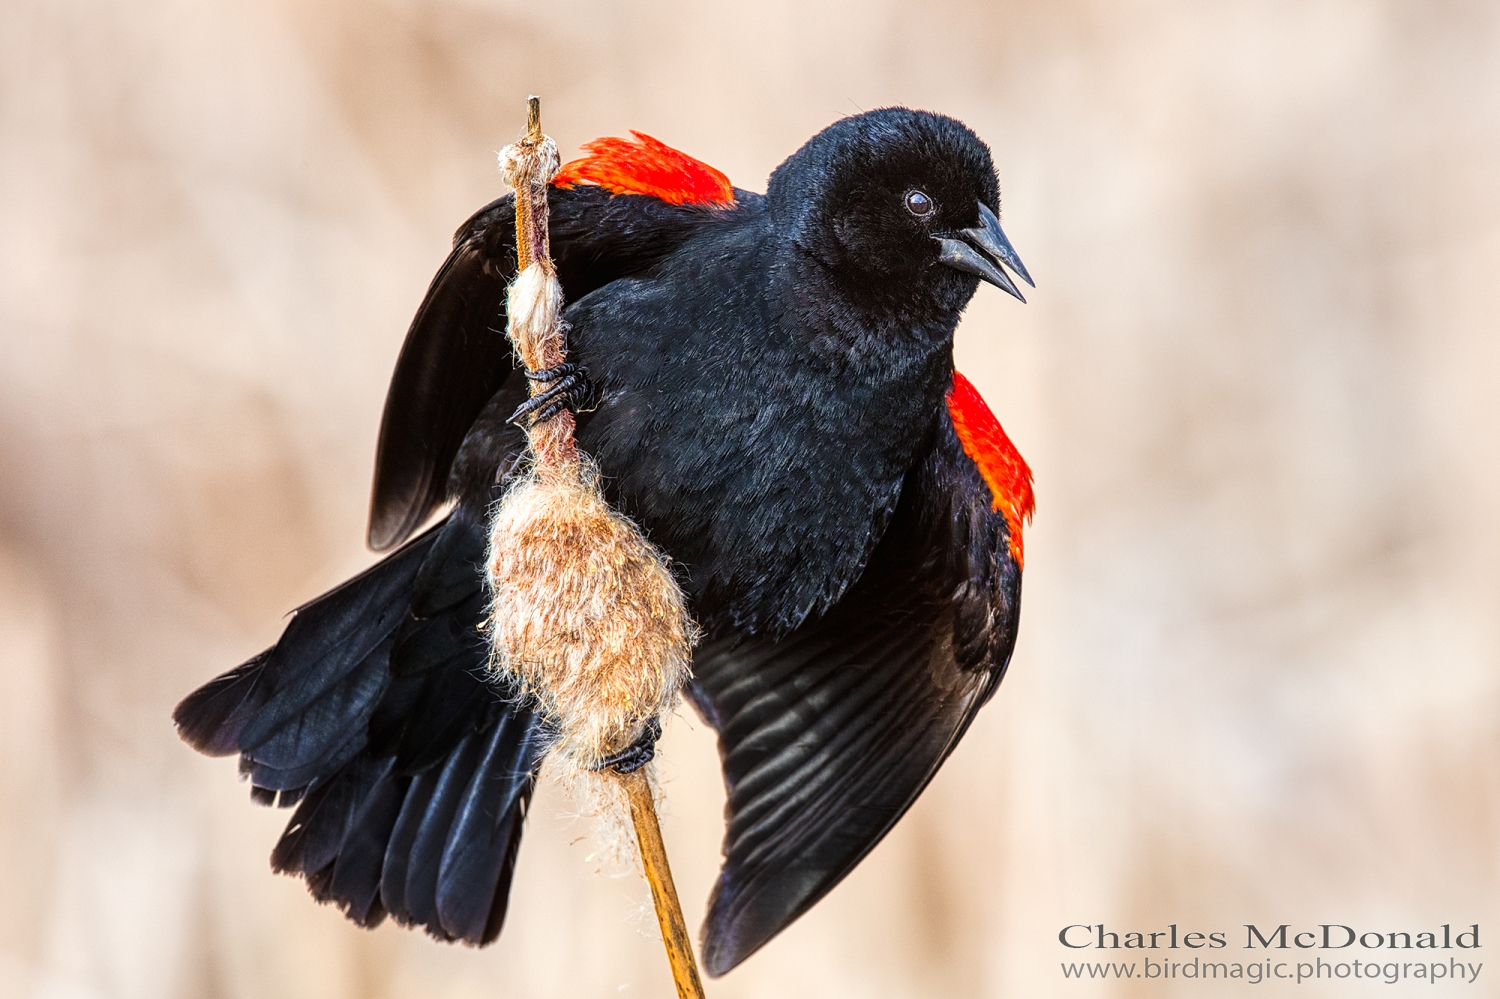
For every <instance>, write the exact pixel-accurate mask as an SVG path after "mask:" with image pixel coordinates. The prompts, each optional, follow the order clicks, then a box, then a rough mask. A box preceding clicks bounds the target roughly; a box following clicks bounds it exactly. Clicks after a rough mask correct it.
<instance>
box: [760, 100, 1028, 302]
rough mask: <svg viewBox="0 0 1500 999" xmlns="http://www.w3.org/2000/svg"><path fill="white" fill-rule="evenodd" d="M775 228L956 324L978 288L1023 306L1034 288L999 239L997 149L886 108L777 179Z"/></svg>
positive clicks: (842, 126)
mask: <svg viewBox="0 0 1500 999" xmlns="http://www.w3.org/2000/svg"><path fill="white" fill-rule="evenodd" d="M766 196H767V199H768V205H769V208H770V211H771V216H772V219H773V220H774V222H775V224H776V227H777V228H778V229H779V230H780V231H781V232H782V233H783V234H784V235H785V236H786V237H787V238H789V239H791V240H792V241H793V242H794V243H795V244H796V245H797V247H798V248H799V249H800V250H801V251H803V252H804V253H806V254H808V255H810V256H811V257H813V258H815V259H816V260H817V261H819V262H820V263H821V264H823V265H824V266H826V267H827V268H828V269H829V271H830V273H832V274H833V275H835V277H837V278H839V279H842V280H847V281H848V282H850V283H851V284H852V285H856V286H858V287H859V288H862V289H864V290H865V291H864V293H865V294H869V293H874V294H877V295H879V296H880V297H882V298H885V297H887V296H890V297H901V298H905V299H907V300H908V301H910V300H913V299H916V300H921V301H930V302H931V303H932V304H933V305H935V306H936V307H938V308H939V309H941V310H943V311H944V312H946V311H949V310H952V312H953V313H954V314H955V316H956V314H957V312H958V311H959V310H961V309H962V308H963V306H964V305H965V304H967V303H968V300H969V298H970V297H971V296H972V295H973V294H974V291H975V289H976V288H977V287H978V283H979V281H978V279H982V280H984V281H988V282H989V283H991V284H993V285H996V286H998V287H1000V288H1003V289H1004V290H1005V291H1007V292H1009V293H1010V294H1012V295H1014V296H1016V298H1019V299H1021V301H1023V302H1024V301H1025V300H1026V299H1025V298H1024V297H1022V295H1021V291H1020V289H1019V288H1017V287H1016V284H1015V282H1014V281H1013V280H1012V279H1011V277H1010V275H1009V274H1007V273H1006V271H1005V268H1007V267H1008V268H1010V270H1012V271H1014V272H1015V274H1016V275H1017V276H1018V277H1020V278H1021V280H1023V281H1025V282H1026V283H1027V284H1031V283H1032V281H1031V277H1030V275H1029V274H1027V273H1026V268H1025V266H1024V265H1022V263H1021V259H1020V257H1018V256H1017V255H1016V251H1015V250H1014V249H1013V248H1012V247H1011V245H1010V241H1009V240H1008V239H1007V238H1006V236H1005V233H1004V232H1002V231H1001V229H1000V222H999V220H998V218H997V217H996V212H997V211H998V210H999V207H1000V206H999V198H1000V190H999V183H998V182H997V181H996V179H995V167H994V164H993V162H992V161H991V159H990V150H989V147H988V146H986V145H985V144H984V142H983V141H981V140H980V138H979V136H977V135H975V134H974V133H973V132H972V131H971V130H970V129H969V128H968V127H967V126H965V125H964V124H963V123H961V122H958V121H955V120H954V119H952V118H948V117H945V116H943V115H939V114H933V113H931V112H927V111H913V110H910V109H908V108H881V109H879V110H876V111H869V112H866V113H864V114H859V115H854V116H852V117H848V118H844V119H842V120H840V121H837V122H835V123H834V124H832V125H830V126H828V127H827V128H825V129H824V130H823V131H821V132H819V133H818V134H817V135H815V136H813V137H812V138H811V139H810V140H808V142H807V144H806V145H804V146H803V147H802V148H801V149H799V150H797V152H795V153H793V154H792V155H791V157H789V158H788V159H787V160H786V162H784V163H782V164H781V166H779V167H777V168H776V171H775V172H774V173H773V174H772V175H771V180H770V184H769V186H768V189H767V192H766Z"/></svg>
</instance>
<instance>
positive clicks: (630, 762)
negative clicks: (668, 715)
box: [594, 718, 661, 774]
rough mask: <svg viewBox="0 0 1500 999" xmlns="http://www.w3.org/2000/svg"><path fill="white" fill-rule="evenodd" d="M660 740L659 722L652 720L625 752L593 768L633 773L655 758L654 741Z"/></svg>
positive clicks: (602, 761)
mask: <svg viewBox="0 0 1500 999" xmlns="http://www.w3.org/2000/svg"><path fill="white" fill-rule="evenodd" d="M660 738H661V722H659V721H657V720H656V719H655V718H652V719H651V720H650V721H648V722H646V726H645V729H644V730H643V731H642V732H641V737H640V738H639V739H637V740H636V741H635V742H634V743H633V744H632V745H631V746H629V747H628V748H626V749H625V750H623V751H621V752H618V753H616V754H615V755H613V756H611V757H610V758H609V759H607V760H601V761H600V762H599V763H597V764H596V765H595V766H594V769H595V770H611V769H612V770H614V771H615V773H619V774H630V773H635V772H636V771H637V770H639V769H640V768H641V767H643V766H645V765H646V764H648V763H650V762H651V760H652V759H653V758H654V757H655V756H656V740H657V739H660Z"/></svg>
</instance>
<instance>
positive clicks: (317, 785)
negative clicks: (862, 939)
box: [175, 108, 1033, 976]
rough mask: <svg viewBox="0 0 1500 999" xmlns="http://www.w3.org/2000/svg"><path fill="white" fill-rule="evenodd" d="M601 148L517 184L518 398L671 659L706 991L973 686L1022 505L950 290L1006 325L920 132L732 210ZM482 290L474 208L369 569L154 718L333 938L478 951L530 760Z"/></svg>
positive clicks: (952, 188)
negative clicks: (295, 878)
mask: <svg viewBox="0 0 1500 999" xmlns="http://www.w3.org/2000/svg"><path fill="white" fill-rule="evenodd" d="M637 139H638V141H637V142H630V141H628V140H621V139H605V140H599V141H598V142H595V143H592V144H590V145H589V146H588V147H587V148H588V149H589V150H590V155H589V156H588V157H586V158H584V159H582V160H578V161H575V162H573V163H570V164H568V165H567V166H565V167H564V168H563V171H562V173H561V174H559V176H558V178H557V180H556V181H555V182H554V185H555V189H554V190H553V191H552V194H551V197H550V199H549V200H550V210H549V211H550V215H549V219H550V225H551V233H552V253H553V256H554V259H555V262H556V265H557V269H558V273H559V276H560V278H561V282H562V286H563V289H564V291H565V293H566V295H567V298H568V301H569V303H571V304H570V305H569V306H568V308H567V311H566V313H565V317H564V318H565V320H566V322H567V323H568V324H569V325H570V327H571V332H570V333H569V343H568V353H569V359H570V361H573V362H576V364H577V366H578V370H577V371H573V372H553V373H552V375H553V380H554V386H553V387H554V389H555V390H556V391H555V393H554V396H553V397H554V398H556V399H557V400H558V401H560V402H564V403H566V404H568V405H570V406H572V407H573V408H575V409H577V410H579V411H580V412H579V425H578V441H579V444H580V446H581V448H582V449H583V450H584V451H585V452H587V453H588V454H590V455H592V456H593V457H594V459H595V460H596V461H597V462H598V464H599V466H600V468H601V469H602V471H603V473H604V475H605V478H606V483H607V496H608V499H609V500H610V502H612V503H613V504H615V505H616V506H617V507H618V508H619V509H621V510H622V511H624V512H625V513H626V514H628V515H629V516H631V517H633V518H635V519H636V521H637V522H638V523H639V524H640V525H641V527H642V528H643V529H644V530H645V532H646V535H647V536H648V537H649V538H650V539H651V540H652V541H653V542H654V543H655V544H657V545H658V546H660V547H661V548H662V549H664V550H665V551H666V552H667V553H668V554H669V555H670V556H671V558H672V559H673V560H674V562H675V563H676V565H677V566H678V568H679V570H680V572H681V580H682V583H683V587H684V591H685V592H686V594H687V595H688V598H689V600H690V603H691V609H692V612H693V614H694V616H695V618H696V619H697V621H698V622H699V623H700V624H701V625H702V627H703V630H704V641H703V643H702V644H701V645H700V647H699V648H698V649H697V650H696V652H695V655H694V660H693V669H694V674H695V675H694V679H693V682H692V686H691V689H690V690H689V692H688V693H689V697H690V699H691V700H692V702H693V704H694V705H695V706H696V708H697V709H698V711H699V712H700V713H701V714H702V715H703V717H704V718H705V719H706V720H707V722H708V723H709V724H710V725H712V726H713V728H714V729H715V730H716V731H717V732H718V736H719V748H720V753H721V756H722V758H723V767H724V782H725V785H726V787H727V790H728V804H727V805H726V808H725V812H726V815H725V817H726V821H727V825H728V830H727V834H726V837H725V841H724V856H725V860H724V867H723V870H722V873H721V874H720V877H719V880H718V883H717V885H716V886H715V888H714V892H713V897H712V900H711V904H710V907H709V915H708V919H707V923H706V925H705V927H704V939H703V960H704V964H705V966H706V968H707V970H708V972H709V974H711V975H716V976H717V975H721V974H723V973H724V972H726V971H728V970H729V969H731V968H733V967H734V966H735V965H736V964H738V963H739V962H740V961H742V960H744V959H745V958H746V957H747V956H748V955H749V954H751V953H752V952H753V951H755V950H756V949H757V948H759V947H760V946H761V945H762V944H764V943H765V942H766V941H767V940H769V939H770V938H771V937H772V936H774V935H775V934H776V933H777V932H779V931H780V930H781V929H782V928H784V927H785V926H786V925H787V924H788V923H790V922H791V921H792V920H794V919H796V918H797V917H798V916H800V915H801V914H802V913H804V912H806V911H807V909H808V908H810V907H811V906H812V905H813V904H814V903H815V902H817V901H818V899H820V898H822V897H823V895H825V894H826V893H827V892H828V891H829V890H830V889H832V888H833V886H834V885H836V884H837V883H838V882H839V880H840V879H842V878H843V877H844V875H846V874H847V873H848V872H849V871H850V870H851V869H852V868H853V867H854V866H855V864H857V863H858V862H859V861H860V860H861V859H862V858H863V857H864V855H865V854H866V853H868V852H869V851H870V849H871V848H873V847H874V845H875V844H876V843H877V842H878V841H879V840H880V838H881V837H882V836H883V835H885V833H886V832H887V831H888V830H889V829H890V828H891V827H892V826H893V825H894V824H895V822H896V821H897V820H898V819H899V818H900V817H901V815H902V814H903V813H904V812H905V811H906V809H907V808H908V807H910V805H911V804H912V802H913V801H914V800H915V799H916V797H917V795H918V794H920V793H921V791H922V789H923V787H925V786H926V784H927V782H928V781H929V780H931V779H932V776H933V774H934V773H935V772H936V771H937V768H938V767H939V766H940V765H941V763H942V762H943V760H944V759H945V758H946V757H947V755H948V754H949V753H950V752H951V751H952V750H953V747H954V746H955V745H956V744H957V742H958V740H959V739H960V738H961V737H962V735H963V733H964V730H965V729H966V728H967V727H968V725H969V722H970V721H971V720H972V719H973V717H974V714H975V712H976V711H977V710H978V709H979V707H980V706H981V705H983V704H984V703H985V702H986V701H987V700H988V699H989V698H990V696H991V695H992V694H993V693H994V691H995V688H996V686H997V685H998V684H999V682H1000V678H1001V676H1002V675H1003V674H1004V672H1005V668H1006V665H1007V663H1008V661H1009V659H1010V654H1011V649H1012V647H1013V645H1014V643H1015V637H1016V624H1017V619H1018V615H1019V612H1020V593H1021V565H1022V549H1021V533H1020V532H1021V522H1022V520H1023V519H1025V518H1027V517H1029V515H1030V513H1031V510H1032V505H1033V504H1032V494H1031V485H1030V482H1031V473H1030V470H1029V469H1028V468H1027V467H1026V465H1025V462H1024V461H1022V460H1021V458H1020V455H1019V454H1017V453H1016V452H1015V449H1014V448H1013V447H1012V446H1011V444H1010V442H1009V440H1008V439H1007V438H1006V437H1005V434H1004V432H1003V431H1002V430H1001V429H1000V427H999V424H998V423H996V422H995V421H994V418H993V416H991V415H990V412H989V410H988V408H987V407H985V405H984V403H983V401H982V400H981V399H980V398H979V396H978V394H977V393H976V392H974V390H973V387H972V386H971V385H969V383H968V382H967V381H966V380H964V379H963V377H962V376H961V375H958V374H957V373H956V372H955V371H954V368H953V333H954V329H955V327H956V325H957V323H958V319H959V315H960V313H961V312H962V310H963V308H964V307H965V305H966V304H967V303H968V301H969V299H970V297H971V296H972V295H973V294H974V292H975V290H976V288H977V287H978V285H979V282H980V280H981V279H983V280H985V281H988V282H990V283H993V284H996V285H998V286H1000V287H1001V288H1003V289H1005V290H1006V291H1008V292H1010V293H1011V294H1013V295H1015V296H1016V297H1017V298H1021V293H1020V291H1019V290H1018V289H1017V287H1016V285H1015V284H1014V283H1013V281H1012V280H1011V278H1010V277H1009V276H1008V275H1007V273H1006V271H1005V270H1004V267H1009V268H1010V269H1011V270H1012V271H1014V272H1015V273H1016V274H1017V275H1018V276H1019V277H1020V278H1022V279H1023V280H1025V281H1026V282H1027V283H1030V277H1029V276H1028V275H1027V273H1026V270H1025V268H1024V267H1023V266H1022V265H1021V262H1020V260H1019V259H1018V258H1017V256H1016V254H1015V251H1014V250H1013V249H1012V248H1011V246H1010V243H1009V242H1008V241H1007V239H1006V238H1005V235H1004V233H1003V232H1002V231H1001V229H1000V225H999V222H998V221H997V219H996V214H995V213H996V211H997V210H998V208H999V204H998V197H999V192H998V185H997V182H996V178H995V172H994V168H993V165H992V163H991V159H990V153H989V149H988V148H987V147H986V146H985V145H984V143H983V142H981V141H980V140H979V138H978V137H977V136H976V135H975V134H974V133H973V132H971V131H970V130H969V129H968V128H966V127H965V126H964V125H962V124H960V123H959V122H957V121H955V120H953V119H951V118H947V117H943V116H941V115H937V114H931V113H926V112H920V111H912V110H907V109H904V108H887V109H883V110H879V111H872V112H869V113H866V114H861V115H858V116H855V117H850V118H845V119H843V120H842V121H839V122H836V123H835V124H833V125H831V126H829V127H828V128H826V129H825V130H823V131H822V132H820V133H819V134H818V135H816V136H814V137H813V138H812V139H811V140H810V141H809V142H808V143H807V144H806V145H805V146H803V147H802V148H801V149H800V150H798V151H797V152H796V153H794V154H793V155H792V156H791V157H790V158H789V159H787V160H786V162H784V163H782V164H781V166H779V167H778V168H777V169H776V171H775V172H774V173H773V174H772V175H771V178H770V182H769V185H768V189H767V192H766V194H765V195H764V196H762V195H759V194H754V193H751V192H748V191H743V190H738V189H735V188H733V187H731V185H730V184H729V182H728V180H727V179H726V178H725V177H724V176H723V175H722V174H720V173H719V172H718V171H716V170H713V169H712V168H710V167H707V166H705V165H704V164H702V163H699V162H698V161H696V160H693V159H691V158H690V157H687V156H685V155H683V154H682V153H679V152H677V151H676V150H673V149H671V148H670V147H667V146H665V145H663V144H661V143H659V142H657V141H656V140H654V139H651V138H650V137H649V136H643V135H639V134H637ZM515 260H516V253H515V222H514V212H513V205H512V199H511V198H510V197H509V196H507V197H505V198H501V199H500V200H498V201H496V202H494V203H492V204H490V205H488V206H486V207H485V208H483V209H482V210H480V211H479V212H478V213H477V214H475V215H474V216H473V217H472V218H471V219H469V221H468V222H466V223H465V224H464V226H463V227H462V228H461V229H460V230H459V231H458V233H457V235H456V236H455V239H454V249H453V252H452V254H451V255H450V256H449V257H448V260H447V262H446V263H445V264H444V265H443V267H442V269H441V270H440V271H439V272H438V274H437V276H436V278H434V279H433V282H432V286H431V288H430V289H429V290H428V292H427V297H426V299H425V300H424V301H423V303H422V306H421V308H420V309H419V310H418V312H417V315H416V318H415V319H414V320H413V322H412V326H411V330H410V332H409V333H408V334H407V338H406V343H405V345H404V346H403V348H402V350H401V356H400V359H399V361H398V362H397V365H396V371H395V375H394V377H393V378H392V381H391V387H390V393H389V396H388V397H387V399H386V405H385V413H384V418H383V421H382V424H381V429H380V442H379V450H378V454H377V458H376V468H375V486H374V496H373V501H372V506H371V518H370V530H369V541H370V544H371V547H373V548H375V549H376V550H380V551H384V550H387V549H391V548H394V547H396V546H398V545H400V547H399V548H397V550H396V551H394V552H393V553H392V554H391V555H389V556H388V557H386V558H385V559H384V560H383V561H381V562H379V563H378V564H376V565H375V566H373V567H372V568H370V569H369V570H367V571H366V572H364V573H362V574H361V575H359V576H357V577H355V578H354V579H351V580H349V581H348V582H346V583H344V584H343V585H342V586H340V587H338V588H337V589H335V590H333V591H331V592H329V593H327V594H324V595H323V596H321V597H319V598H317V599H316V600H314V601H312V602H311V603H309V604H307V605H305V606H303V607H302V608H301V609H299V610H298V611H297V613H296V615H295V617H293V618H292V620H291V622H290V623H289V624H288V626H287V628H286V631H285V633H284V634H283V635H282V637H281V639H280V640H279V641H278V642H277V643H276V644H275V645H274V646H272V647H271V648H270V649H268V650H266V651H265V652H263V653H261V654H260V655H258V656H256V657H255V658H253V659H251V660H250V661H248V662H246V663H245V664H243V665H242V666H240V667H238V668H237V669H234V670H232V671H230V672H228V673H226V674H224V675H223V676H221V677H219V678H217V679H215V680H213V681H211V682H210V683H208V684H207V685H205V686H204V687H202V688H201V689H199V690H198V691H196V692H195V693H193V694H192V695H190V696H189V697H188V698H187V699H186V700H184V701H183V702H182V704H181V705H180V706H179V707H178V708H177V711H176V714H175V718H176V721H177V724H178V727H179V729H180V731H181V734H182V736H183V738H184V739H186V740H187V741H188V742H189V743H190V744H191V745H193V746H194V747H195V748H197V749H198V750H200V751H202V752H205V753H209V754H230V753H238V754H239V756H240V769H241V772H242V773H243V774H245V775H246V776H248V777H249V779H250V782H251V785H252V788H251V795H252V797H253V798H254V799H255V800H257V801H260V802H262V803H265V804H271V803H276V804H279V805H281V806H283V807H285V806H291V805H296V806H297V811H296V812H295V814H294V815H293V816H292V820H291V823H290V825H289V826H288V828H287V831H286V833H285V835H284V836H283V837H282V839H281V841H280V842H279V843H278V844H277V846H276V848H275V851H274V853H273V854H272V865H273V866H274V867H275V869H276V870H278V871H284V872H288V873H296V874H301V875H302V876H304V877H305V878H306V879H307V882H308V885H309V887H310V889H311V891H312V893H313V895H314V896H315V897H317V898H318V899H319V900H321V901H332V902H336V903H337V904H338V905H339V906H340V907H341V908H342V909H343V911H344V912H345V913H346V914H347V915H348V916H349V918H351V919H353V920H354V921H355V922H358V923H360V924H361V925H364V926H374V925H375V924H377V923H379V922H380V921H381V920H382V919H383V918H384V917H385V915H386V914H387V913H389V914H391V915H392V916H394V917H395V918H396V920H397V921H398V922H401V923H405V924H420V925H422V926H424V927H425V928H426V929H427V930H428V931H429V932H430V933H432V934H433V935H434V936H437V937H439V938H441V939H445V940H463V941H466V942H468V943H471V944H484V943H488V942H489V941H491V940H493V939H494V938H495V936H496V935H497V934H498V933H499V931H500V926H501V923H502V921H503V919H504V915H505V907H506V900H507V896H508V893H509V887H510V879H511V873H512V870H513V867H514V864H515V860H516V851H517V848H518V846H519V843H520V838H521V826H522V822H523V819H524V816H525V812H526V807H527V803H528V802H529V800H530V796H531V793H532V788H533V785H534V781H535V775H536V769H537V766H538V764H539V761H540V759H541V757H542V755H543V754H544V752H545V750H546V748H547V739H548V733H547V729H546V726H545V725H544V724H543V723H542V721H541V720H540V719H539V718H538V716H537V715H536V714H535V713H534V711H533V710H532V708H531V707H530V706H528V704H527V703H525V702H524V700H522V699H520V698H518V697H517V696H516V695H515V693H514V692H513V691H511V690H508V689H506V688H505V687H504V684H503V682H502V681H499V680H497V679H495V678H494V677H493V676H492V675H487V674H486V669H485V667H486V661H487V655H488V647H489V643H488V640H487V637H486V635H485V633H484V631H483V621H484V618H485V614H486V602H487V601H486V593H485V589H484V583H483V561H484V553H485V546H486V541H487V535H486V511H487V510H488V508H489V507H490V505H491V504H492V503H494V502H495V500H496V499H497V497H499V496H500V495H501V494H502V492H503V491H504V489H505V487H506V484H507V482H508V481H509V480H510V478H511V477H512V476H513V475H514V474H515V472H516V469H517V466H518V463H519V461H520V456H521V455H522V453H523V449H524V440H523V437H522V434H521V432H520V431H519V430H518V429H517V427H516V426H515V424H514V423H513V422H511V419H512V416H513V414H514V412H515V411H516V410H517V409H518V407H520V406H521V405H522V404H523V403H525V402H526V401H527V391H528V390H527V378H526V372H524V371H520V370H517V369H516V367H515V362H514V360H513V358H512V354H511V346H510V343H509V342H508V340H507V339H506V336H505V334H504V329H505V315H504V310H505V288H506V284H507V282H508V281H509V280H510V279H511V278H512V277H513V276H514V273H515V266H516V265H515ZM1002 265H1003V266H1002ZM1023 301H1024V299H1023ZM448 504H451V506H449V508H448V509H447V512H446V513H444V514H443V516H442V518H441V519H440V520H439V521H437V523H435V524H434V525H432V526H431V527H429V528H427V529H426V530H425V531H423V532H422V533H421V534H419V535H417V536H416V537H415V538H412V535H413V533H414V532H416V531H417V530H418V529H419V528H420V527H421V526H422V525H423V524H424V523H425V522H426V521H428V520H429V519H430V518H431V517H432V515H433V514H434V513H435V512H437V511H439V510H440V509H441V508H443V507H444V506H445V505H448Z"/></svg>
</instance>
